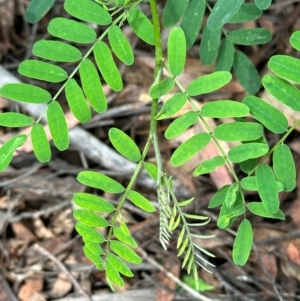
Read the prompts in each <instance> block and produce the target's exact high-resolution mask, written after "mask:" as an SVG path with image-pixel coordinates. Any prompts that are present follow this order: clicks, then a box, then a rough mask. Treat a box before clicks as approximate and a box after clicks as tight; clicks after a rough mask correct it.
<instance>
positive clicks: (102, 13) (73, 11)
mask: <svg viewBox="0 0 300 301" xmlns="http://www.w3.org/2000/svg"><path fill="white" fill-rule="evenodd" d="M64 9H65V10H66V11H67V12H68V13H69V14H70V15H72V16H73V17H76V18H77V19H80V20H83V21H87V22H91V23H95V24H98V25H109V24H110V23H111V22H112V17H111V15H110V14H109V12H108V11H106V10H105V9H104V8H102V7H101V6H100V5H98V4H96V3H95V2H92V1H89V0H80V5H79V4H78V1H77V0H66V1H65V3H64Z"/></svg>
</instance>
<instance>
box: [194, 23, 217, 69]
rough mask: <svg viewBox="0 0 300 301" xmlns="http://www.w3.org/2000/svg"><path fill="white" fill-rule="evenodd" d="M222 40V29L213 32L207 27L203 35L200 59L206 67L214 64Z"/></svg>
mask: <svg viewBox="0 0 300 301" xmlns="http://www.w3.org/2000/svg"><path fill="white" fill-rule="evenodd" d="M220 38H221V28H219V29H217V30H214V31H211V30H210V29H208V28H207V24H206V25H205V27H204V29H203V33H202V38H201V43H200V50H199V57H200V60H201V62H202V63H203V64H204V65H210V64H212V63H213V62H214V61H215V59H216V57H217V54H218V50H219V46H220Z"/></svg>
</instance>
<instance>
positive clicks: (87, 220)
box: [73, 209, 109, 228]
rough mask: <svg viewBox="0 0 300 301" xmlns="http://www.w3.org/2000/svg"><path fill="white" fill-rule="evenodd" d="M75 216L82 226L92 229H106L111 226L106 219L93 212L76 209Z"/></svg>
mask: <svg viewBox="0 0 300 301" xmlns="http://www.w3.org/2000/svg"><path fill="white" fill-rule="evenodd" d="M73 216H74V218H76V219H77V220H78V221H79V222H81V223H82V224H84V225H87V226H90V227H97V228H98V227H99V228H104V227H107V226H108V225H109V223H108V221H107V220H106V219H105V218H103V217H102V216H100V215H98V214H96V213H94V212H91V211H87V210H82V209H75V210H74V211H73Z"/></svg>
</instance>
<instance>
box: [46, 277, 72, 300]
mask: <svg viewBox="0 0 300 301" xmlns="http://www.w3.org/2000/svg"><path fill="white" fill-rule="evenodd" d="M71 288H72V282H71V281H70V279H69V278H68V276H67V275H66V274H65V273H59V274H58V275H57V278H56V279H55V282H54V284H53V287H52V289H51V292H50V293H49V295H50V296H51V297H52V298H60V297H62V296H64V295H66V294H67V293H68V292H69V291H70V290H71Z"/></svg>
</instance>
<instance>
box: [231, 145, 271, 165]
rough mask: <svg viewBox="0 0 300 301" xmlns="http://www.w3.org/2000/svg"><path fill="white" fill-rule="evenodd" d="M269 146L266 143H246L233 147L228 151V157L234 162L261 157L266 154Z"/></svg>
mask: <svg viewBox="0 0 300 301" xmlns="http://www.w3.org/2000/svg"><path fill="white" fill-rule="evenodd" d="M268 150H269V146H268V145H267V144H265V143H256V142H254V143H245V144H242V145H238V146H235V147H233V148H232V149H230V150H229V152H228V158H229V160H230V161H231V162H233V163H240V162H243V161H246V160H248V159H254V158H259V157H261V156H263V155H265V154H266V153H267V152H268Z"/></svg>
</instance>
